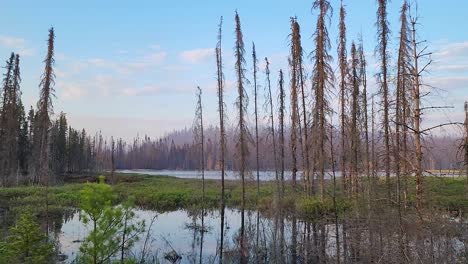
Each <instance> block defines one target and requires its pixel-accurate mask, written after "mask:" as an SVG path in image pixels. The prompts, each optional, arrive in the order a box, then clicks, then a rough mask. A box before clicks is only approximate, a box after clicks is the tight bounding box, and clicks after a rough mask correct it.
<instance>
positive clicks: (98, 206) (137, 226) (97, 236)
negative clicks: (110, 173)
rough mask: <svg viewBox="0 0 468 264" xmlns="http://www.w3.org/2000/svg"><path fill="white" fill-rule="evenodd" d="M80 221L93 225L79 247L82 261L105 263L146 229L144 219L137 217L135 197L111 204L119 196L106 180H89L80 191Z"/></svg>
mask: <svg viewBox="0 0 468 264" xmlns="http://www.w3.org/2000/svg"><path fill="white" fill-rule="evenodd" d="M80 198H81V199H80V208H81V210H82V212H83V213H82V215H81V221H83V223H85V224H89V225H91V227H92V230H91V232H90V233H89V235H88V237H86V239H85V241H84V242H83V244H82V245H81V247H80V253H81V254H80V256H79V259H78V262H79V263H104V262H108V261H110V260H111V259H112V258H113V257H115V256H116V254H117V253H118V252H121V253H122V252H126V251H127V250H128V249H129V248H130V247H132V246H133V244H134V243H135V241H136V240H137V239H138V235H139V234H140V233H142V232H143V231H144V229H145V224H144V222H143V221H141V222H139V221H136V219H135V213H134V212H133V199H129V200H128V201H127V202H125V203H123V204H121V205H118V206H112V202H113V201H114V200H115V198H116V196H115V194H114V192H113V190H112V187H111V186H109V185H107V184H105V183H104V178H103V177H100V183H99V184H96V183H87V184H86V185H85V187H84V188H83V190H82V191H81V192H80Z"/></svg>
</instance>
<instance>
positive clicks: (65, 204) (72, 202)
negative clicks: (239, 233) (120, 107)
mask: <svg viewBox="0 0 468 264" xmlns="http://www.w3.org/2000/svg"><path fill="white" fill-rule="evenodd" d="M92 179H93V178H92V177H87V178H86V180H88V181H89V180H92ZM395 180H396V179H394V178H392V179H391V181H392V182H391V186H392V188H393V187H394V186H395ZM465 183H466V179H464V178H436V177H425V178H424V192H425V195H424V199H425V204H426V207H428V208H435V209H440V210H450V211H458V210H462V211H464V212H466V211H467V210H468V199H467V196H466V192H465V190H466V189H465V188H466V187H465ZM205 184H206V185H205V190H206V194H205V200H204V201H203V204H204V205H205V207H207V208H217V207H218V206H219V203H220V188H221V182H220V181H218V180H206V181H205ZM225 186H226V205H227V206H228V207H237V206H239V205H240V203H241V190H242V189H241V184H240V182H239V181H226V184H225ZM288 186H289V184H288ZM338 186H341V184H339V183H338ZM82 187H83V183H80V182H76V180H75V183H65V184H63V185H60V186H54V187H49V188H48V192H47V191H46V187H42V186H23V187H13V188H2V189H1V190H0V208H3V209H6V210H7V211H12V212H16V211H19V210H24V209H25V208H29V209H30V210H33V211H35V212H37V213H38V214H39V215H43V214H44V213H45V210H46V204H47V203H46V201H48V205H49V206H48V210H49V214H57V215H59V214H61V213H63V210H65V209H66V208H73V207H77V206H78V205H79V191H80V190H81V189H82ZM331 187H332V186H331V184H328V188H327V190H326V191H327V192H326V193H327V195H326V197H325V199H324V200H323V201H321V200H320V199H319V198H318V197H311V198H306V197H304V195H303V194H302V193H301V192H300V191H297V192H294V191H293V189H292V188H291V187H288V188H287V190H286V195H285V198H284V199H283V206H284V208H286V209H290V210H296V211H298V212H300V213H301V214H302V215H304V216H305V217H317V216H321V215H325V214H328V213H330V212H333V203H332V199H331V194H332V189H331ZM385 188H386V184H385V181H384V179H379V180H378V181H377V183H376V188H375V189H376V193H375V194H374V196H375V197H385V194H386V189H385ZM114 190H115V192H116V194H117V195H118V197H119V201H123V200H126V199H127V198H128V197H130V196H133V197H134V199H135V204H136V206H138V207H141V208H144V209H151V210H157V211H171V210H176V209H180V208H194V207H200V206H201V205H202V194H201V180H198V179H179V178H175V177H169V176H151V175H132V174H120V175H118V177H117V183H116V184H114ZM275 190H276V186H275V183H274V182H263V183H261V185H260V192H259V197H258V203H257V189H256V184H255V183H254V182H251V183H249V184H248V185H247V186H246V191H247V206H248V208H249V209H260V210H262V211H267V210H268V209H270V208H272V204H273V203H274V201H275V199H276V197H275ZM408 191H409V192H408V205H409V206H410V207H411V206H412V204H414V203H413V201H414V199H415V197H414V178H411V177H409V178H408ZM46 193H49V195H48V196H47V197H46ZM337 193H338V194H337V203H338V209H339V210H340V212H344V211H346V210H347V209H349V208H350V207H352V206H356V205H357V206H360V205H362V204H363V203H365V199H366V197H365V196H364V195H363V196H362V197H361V198H358V201H357V202H351V201H350V200H349V199H346V198H345V197H344V196H343V195H342V193H341V190H340V189H338V190H337Z"/></svg>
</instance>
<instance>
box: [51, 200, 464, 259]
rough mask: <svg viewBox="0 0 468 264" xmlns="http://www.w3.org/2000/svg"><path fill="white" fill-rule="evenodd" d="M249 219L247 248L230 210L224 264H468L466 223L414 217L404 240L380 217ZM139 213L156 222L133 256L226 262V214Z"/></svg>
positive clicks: (73, 236)
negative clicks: (242, 263)
mask: <svg viewBox="0 0 468 264" xmlns="http://www.w3.org/2000/svg"><path fill="white" fill-rule="evenodd" d="M244 213H245V226H244V234H245V235H244V240H243V241H245V244H244V246H243V247H241V243H240V241H241V239H240V234H241V219H242V217H241V216H242V213H241V211H240V210H237V209H226V210H225V226H224V230H225V231H224V246H223V248H224V251H223V252H224V256H223V257H224V262H225V263H239V260H240V257H239V256H240V255H241V254H240V252H245V254H244V255H245V256H247V259H248V263H336V262H337V259H338V258H339V259H340V261H341V263H343V262H344V261H345V258H346V262H347V263H369V262H370V261H371V260H373V261H375V262H379V263H402V262H403V261H404V259H406V260H407V263H413V262H414V261H415V262H418V263H466V261H467V259H468V258H467V257H468V232H467V230H468V229H467V225H466V223H465V224H463V223H458V222H456V221H454V220H453V219H448V218H447V217H441V218H437V219H434V222H433V223H428V224H425V226H424V227H423V228H418V227H415V224H414V223H415V222H414V223H413V221H412V220H413V219H406V221H407V222H405V223H403V224H402V227H403V228H404V230H405V232H404V234H403V235H401V234H400V233H399V232H398V230H399V229H400V227H399V225H398V223H397V222H398V221H397V220H396V219H394V218H392V217H384V216H383V215H380V216H374V217H373V218H372V219H371V221H370V223H371V224H370V225H369V224H368V223H369V222H367V221H368V220H369V219H367V220H366V219H365V218H359V219H358V218H356V219H352V218H347V220H346V221H345V222H340V223H339V224H338V225H335V224H334V220H333V217H330V218H329V219H324V220H322V221H320V222H318V223H311V222H306V221H301V220H299V219H298V218H296V217H283V218H280V217H279V216H278V214H276V217H273V216H271V215H270V216H266V215H262V214H260V213H258V212H256V211H245V212H244ZM79 214H80V213H79V212H77V211H75V212H73V213H72V214H70V215H68V216H67V217H65V218H64V221H63V223H62V224H61V226H60V228H59V229H58V230H56V232H55V237H56V241H58V245H59V248H60V252H61V253H62V254H64V255H66V256H67V259H66V260H65V261H64V263H73V260H74V259H75V258H76V254H77V253H78V252H79V247H80V244H81V241H83V239H84V238H85V237H86V235H87V234H88V232H89V230H90V228H89V226H85V225H84V224H83V223H82V222H80V220H79ZM135 214H136V216H137V219H138V220H144V221H145V223H146V228H148V227H149V226H150V224H151V222H152V220H153V218H154V221H153V223H152V225H151V229H150V230H149V232H146V231H148V230H146V231H145V232H144V233H142V234H141V235H140V239H139V241H137V242H136V243H135V245H134V246H133V247H132V249H131V250H130V251H129V252H128V256H134V257H137V259H138V258H139V256H140V255H141V253H142V251H145V252H146V253H147V259H148V260H151V261H152V262H150V263H218V262H219V251H218V248H219V245H220V213H219V211H217V210H215V211H207V212H205V216H204V225H203V226H204V228H202V227H201V215H200V214H199V213H197V212H191V211H187V210H178V211H173V212H165V213H157V212H154V211H149V210H136V211H135ZM414 220H416V219H414ZM56 227H58V226H57V225H56ZM202 230H204V232H203V238H202V236H201V234H202ZM147 234H148V235H147ZM337 234H338V239H339V245H337V243H336V237H337ZM145 241H147V242H146V246H145ZM343 242H344V243H343ZM337 246H338V247H337ZM241 248H244V250H241ZM337 249H338V250H337ZM200 251H201V256H202V257H201V262H200ZM399 252H400V253H399ZM345 253H346V254H345ZM169 255H171V256H174V255H176V256H180V259H178V260H177V261H176V262H172V261H170V260H168V256H169ZM156 259H157V261H158V262H155V261H154V260H156Z"/></svg>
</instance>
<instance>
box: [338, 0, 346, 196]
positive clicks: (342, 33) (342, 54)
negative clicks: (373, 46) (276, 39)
mask: <svg viewBox="0 0 468 264" xmlns="http://www.w3.org/2000/svg"><path fill="white" fill-rule="evenodd" d="M345 18H346V11H345V8H344V6H343V1H341V6H340V22H339V39H338V63H339V68H340V123H341V124H340V128H341V136H340V138H341V159H340V161H341V162H340V170H341V178H342V181H341V182H342V184H343V190H344V191H346V190H347V189H348V186H347V182H348V179H347V178H346V177H347V175H346V157H347V155H348V151H347V147H346V141H347V140H346V139H347V134H348V133H347V131H346V127H347V123H348V122H347V116H346V107H345V106H346V97H347V87H346V86H347V82H346V77H347V75H348V65H347V54H346V24H345Z"/></svg>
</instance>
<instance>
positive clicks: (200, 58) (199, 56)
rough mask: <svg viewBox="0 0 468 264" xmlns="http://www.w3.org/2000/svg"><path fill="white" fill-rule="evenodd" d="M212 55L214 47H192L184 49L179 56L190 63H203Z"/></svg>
mask: <svg viewBox="0 0 468 264" xmlns="http://www.w3.org/2000/svg"><path fill="white" fill-rule="evenodd" d="M213 56H214V49H212V48H207V49H194V50H186V51H182V52H181V53H180V58H181V59H182V60H184V61H186V62H190V63H204V62H207V61H209V60H210V58H212V57H213Z"/></svg>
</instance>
